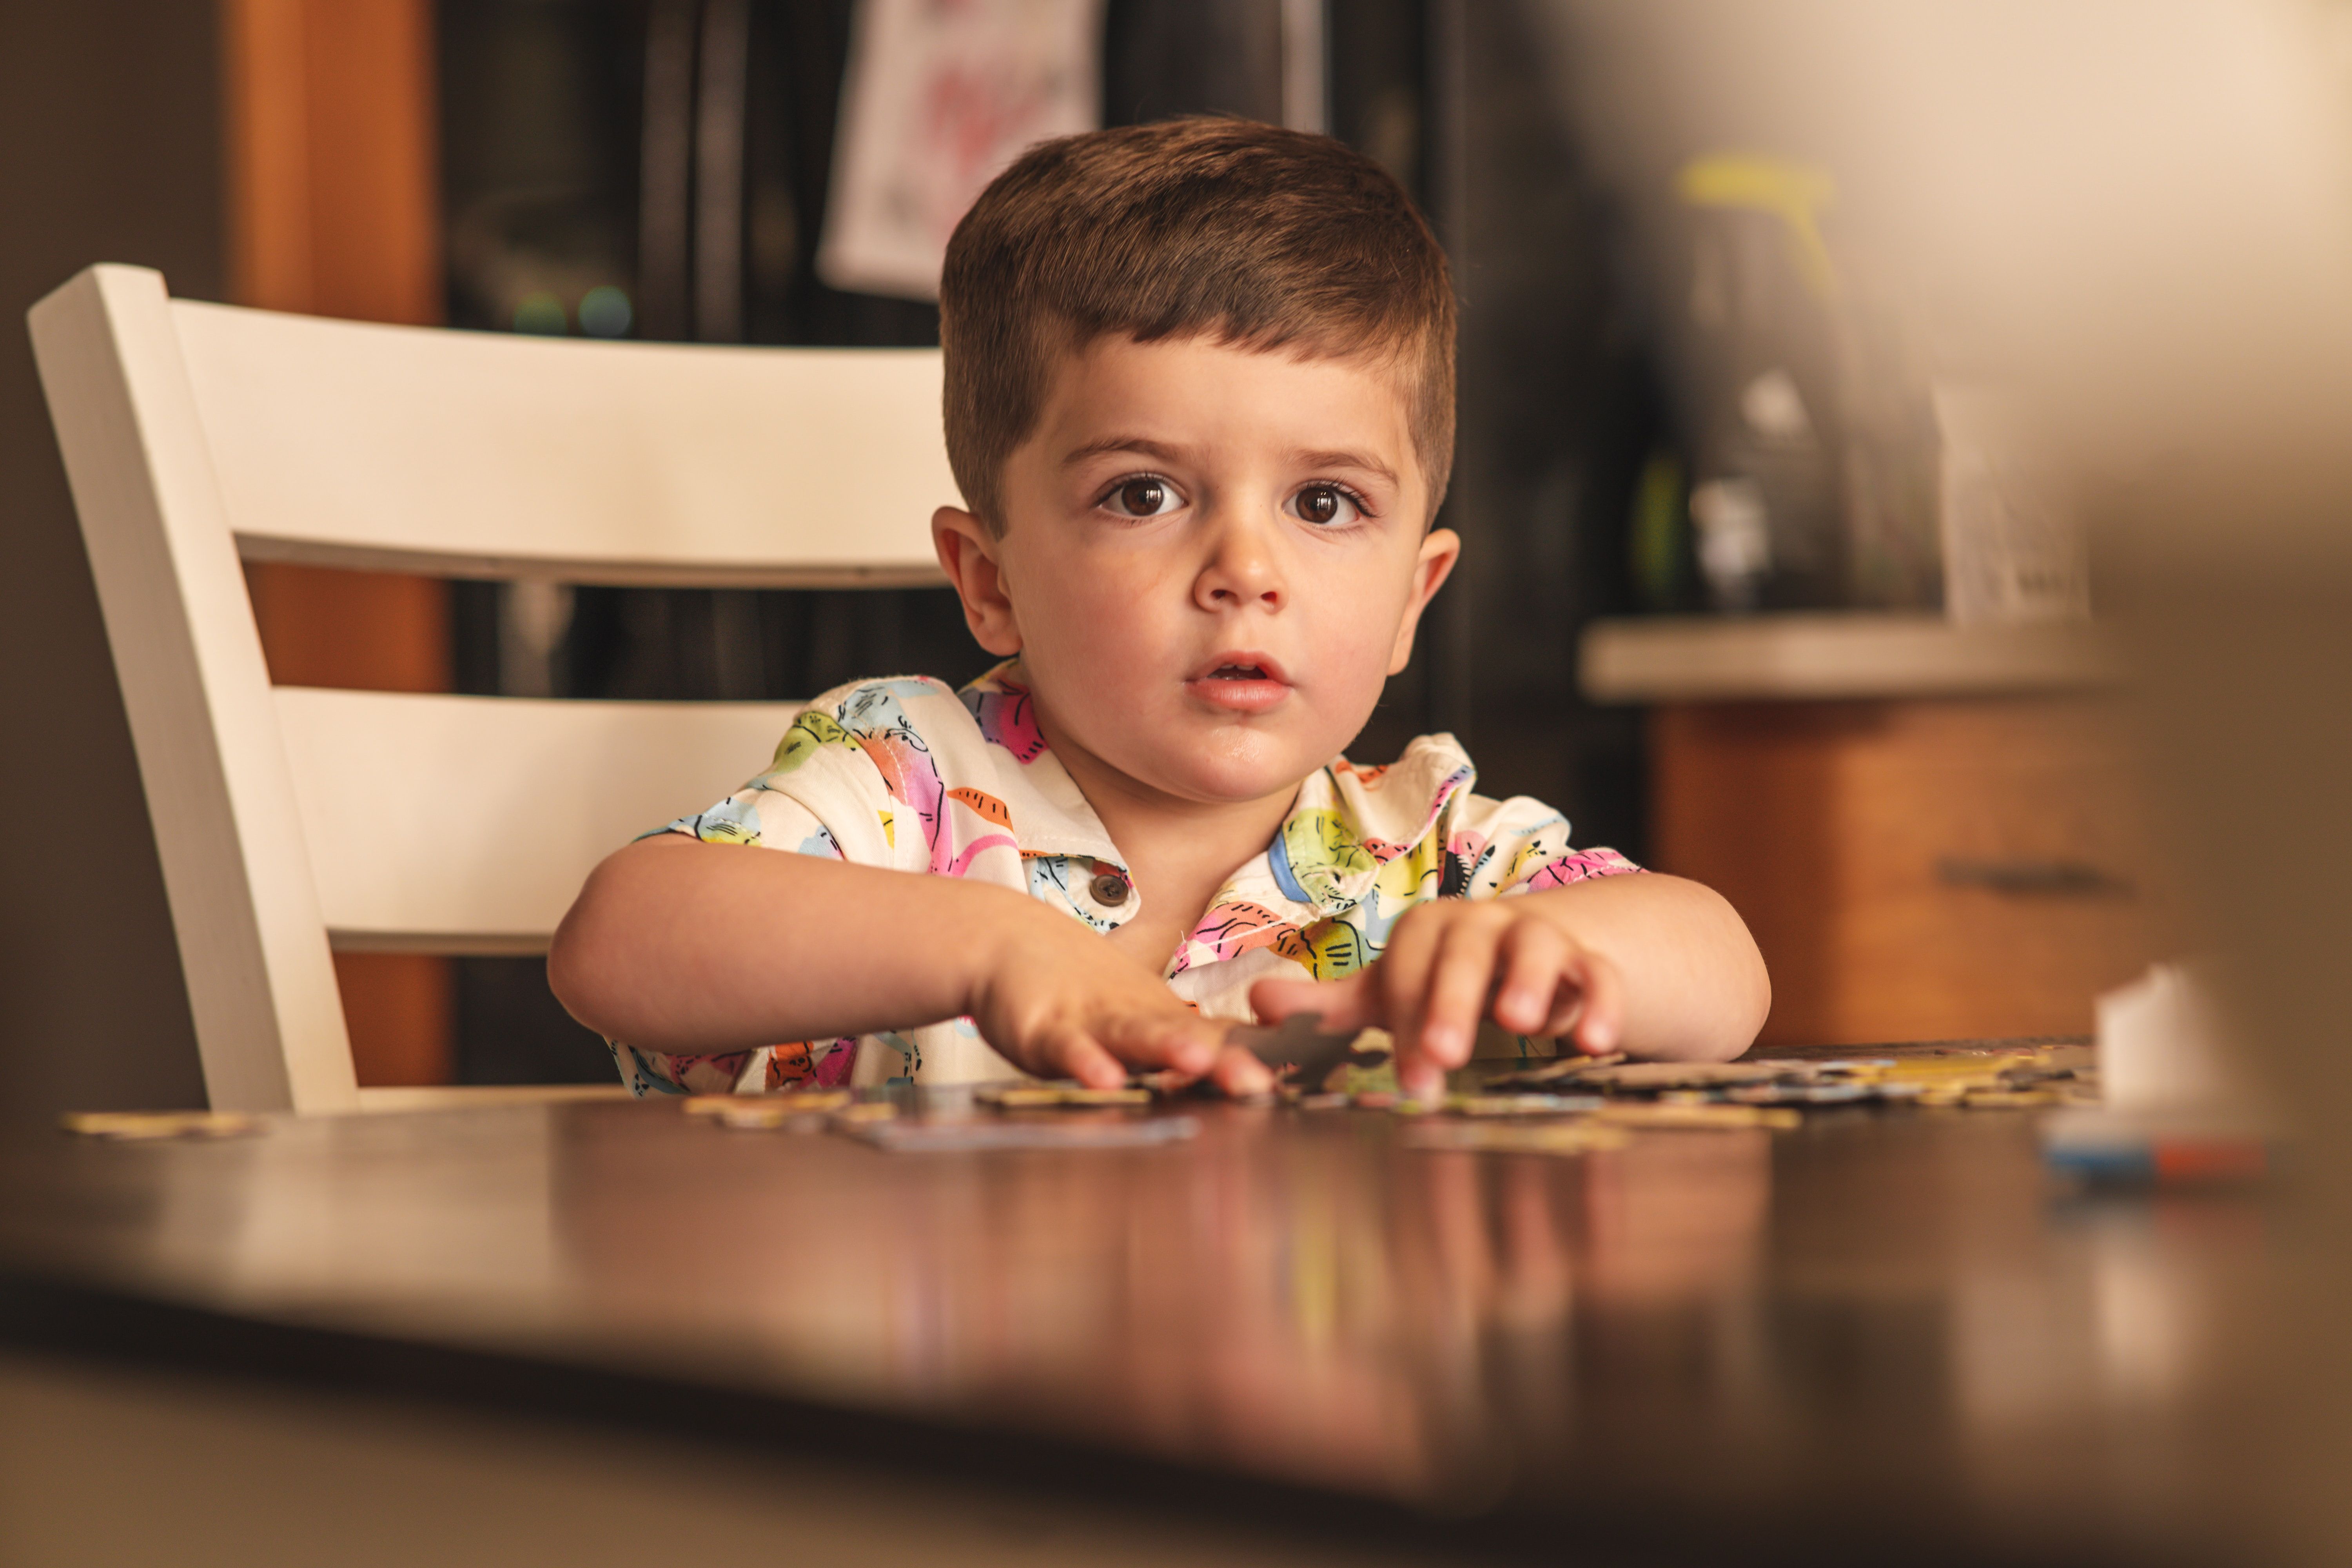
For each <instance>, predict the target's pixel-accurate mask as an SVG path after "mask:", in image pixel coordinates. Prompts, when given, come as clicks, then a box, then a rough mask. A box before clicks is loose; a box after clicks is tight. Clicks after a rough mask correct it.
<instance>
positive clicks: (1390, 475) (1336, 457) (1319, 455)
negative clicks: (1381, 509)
mask: <svg viewBox="0 0 2352 1568" xmlns="http://www.w3.org/2000/svg"><path fill="white" fill-rule="evenodd" d="M1298 461H1299V464H1300V465H1301V466H1302V467H1304V468H1361V469H1362V470H1363V471H1364V472H1366V473H1368V474H1376V475H1378V476H1379V477H1380V478H1381V479H1383V480H1385V481H1386V482H1388V483H1389V484H1395V483H1397V482H1398V480H1397V477H1396V470H1395V469H1394V468H1390V467H1389V466H1388V465H1387V464H1386V463H1383V462H1381V460H1380V459H1379V458H1373V457H1368V456H1366V455H1365V454H1363V453H1361V452H1301V453H1299V454H1298Z"/></svg>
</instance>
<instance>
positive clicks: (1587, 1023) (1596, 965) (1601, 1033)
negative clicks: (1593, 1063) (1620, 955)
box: [1569, 952, 1625, 1057]
mask: <svg viewBox="0 0 2352 1568" xmlns="http://www.w3.org/2000/svg"><path fill="white" fill-rule="evenodd" d="M1569 973H1570V974H1571V975H1572V976H1573V977H1574V978H1575V979H1576V980H1577V982H1578V984H1579V989H1580V991H1581V992H1582V993H1583V1003H1584V1005H1583V1009H1582V1016H1580V1017H1579V1018H1578V1019H1576V1021H1575V1024H1574V1027H1575V1030H1576V1044H1577V1048H1578V1049H1580V1050H1581V1051H1583V1052H1585V1053H1586V1054H1587V1055H1589V1056H1596V1057H1605V1056H1607V1055H1608V1054H1609V1053H1610V1052H1611V1051H1613V1050H1615V1049H1616V1048H1617V1046H1618V1042H1619V1041H1621V1040H1622V1039H1623V1038H1624V1033H1625V1030H1624V1024H1625V985H1624V982H1623V980H1622V978H1621V977H1620V976H1619V974H1618V973H1617V966H1616V965H1615V964H1613V963H1610V962H1609V961H1608V960H1607V959H1606V958H1603V957H1602V956H1601V954H1599V953H1597V952H1581V953H1579V954H1578V955H1577V957H1576V959H1575V961H1574V962H1573V963H1571V964H1570V966H1569Z"/></svg>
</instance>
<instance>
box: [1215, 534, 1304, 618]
mask: <svg viewBox="0 0 2352 1568" xmlns="http://www.w3.org/2000/svg"><path fill="white" fill-rule="evenodd" d="M1192 597H1193V601H1194V602H1195V603H1196V604H1198V605H1200V606H1201V608H1202V609H1204V610H1238V609H1242V608H1244V607H1246V606H1248V605H1258V606H1259V607H1260V608H1263V609H1267V610H1279V609H1280V608H1282V606H1283V605H1284V604H1285V603H1286V601H1287V600H1288V598H1289V593H1288V590H1287V589H1286V586H1285V584H1284V583H1283V580H1282V572H1281V569H1280V568H1279V567H1278V566H1277V565H1276V563H1275V559H1274V552H1273V550H1272V549H1271V548H1270V546H1269V543H1268V542H1267V540H1266V539H1265V535H1264V534H1263V533H1262V532H1261V531H1259V530H1257V529H1255V528H1251V527H1248V526H1247V525H1245V524H1244V525H1240V526H1228V527H1226V528H1224V529H1223V530H1221V531H1219V533H1218V536H1217V542H1216V546H1215V548H1214V549H1213V551H1212V552H1210V555H1209V559H1208V560H1207V561H1206V562H1205V563H1203V564H1202V568H1201V574H1200V576H1199V577H1198V578H1197V579H1195V580H1194V582H1193V584H1192Z"/></svg>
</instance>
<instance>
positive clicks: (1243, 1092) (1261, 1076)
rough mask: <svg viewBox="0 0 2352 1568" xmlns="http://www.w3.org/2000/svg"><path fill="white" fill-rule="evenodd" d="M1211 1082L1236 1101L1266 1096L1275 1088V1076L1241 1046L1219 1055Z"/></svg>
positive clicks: (1212, 1070) (1225, 1050) (1229, 1047)
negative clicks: (1255, 1096)
mask: <svg viewBox="0 0 2352 1568" xmlns="http://www.w3.org/2000/svg"><path fill="white" fill-rule="evenodd" d="M1209 1080H1210V1081H1211V1082H1212V1083H1213V1084H1215V1085H1216V1086H1217V1088H1218V1089H1221V1090H1223V1092H1224V1093H1226V1094H1229V1095H1232V1096H1233V1097H1234V1099H1236V1100H1241V1099H1244V1098H1246V1097H1248V1096H1250V1095H1253V1094H1264V1093H1265V1092H1266V1090H1268V1089H1272V1088H1273V1087H1274V1075H1273V1074H1272V1073H1270V1072H1268V1071H1266V1070H1265V1063H1264V1062H1262V1061H1259V1060H1258V1059H1257V1058H1255V1057H1254V1056H1252V1055H1250V1054H1249V1053H1248V1052H1247V1051H1245V1050H1244V1049H1242V1048H1241V1047H1239V1046H1227V1047H1225V1048H1224V1049H1223V1051H1221V1052H1219V1053H1218V1056H1217V1065H1216V1066H1215V1067H1214V1068H1211V1069H1210V1073H1209Z"/></svg>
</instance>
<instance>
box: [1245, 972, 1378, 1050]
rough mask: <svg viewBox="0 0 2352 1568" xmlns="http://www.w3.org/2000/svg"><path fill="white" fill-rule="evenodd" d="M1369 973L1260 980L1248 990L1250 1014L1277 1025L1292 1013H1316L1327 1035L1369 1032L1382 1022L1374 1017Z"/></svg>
mask: <svg viewBox="0 0 2352 1568" xmlns="http://www.w3.org/2000/svg"><path fill="white" fill-rule="evenodd" d="M1370 973H1371V972H1370V970H1361V969H1360V970H1358V971H1357V972H1356V973H1353V974H1350V975H1349V976H1348V977H1347V978H1346V979H1344V980H1261V981H1259V982H1258V983H1257V984H1255V985H1253V986H1251V987H1250V993H1249V998H1250V1011H1251V1012H1253V1013H1255V1014H1256V1015H1257V1016H1258V1019H1259V1021H1260V1022H1262V1023H1266V1024H1279V1023H1281V1022H1282V1021H1283V1020H1284V1019H1285V1018H1287V1017H1289V1016H1291V1015H1292V1014H1293V1013H1319V1014H1321V1015H1322V1016H1323V1028H1324V1030H1325V1032H1326V1033H1328V1034H1335V1035H1336V1034H1339V1033H1341V1032H1343V1031H1346V1030H1350V1029H1370V1028H1373V1027H1376V1026H1378V1025H1379V1024H1380V1022H1381V1020H1380V1019H1379V1018H1378V1017H1377V1016H1374V1013H1375V1007H1374V1004H1375V1002H1376V1001H1377V1000H1378V995H1377V993H1376V992H1375V991H1374V990H1373V989H1372V987H1371V985H1370V984H1369V983H1368V981H1367V978H1366V977H1367V976H1368V975H1370Z"/></svg>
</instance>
